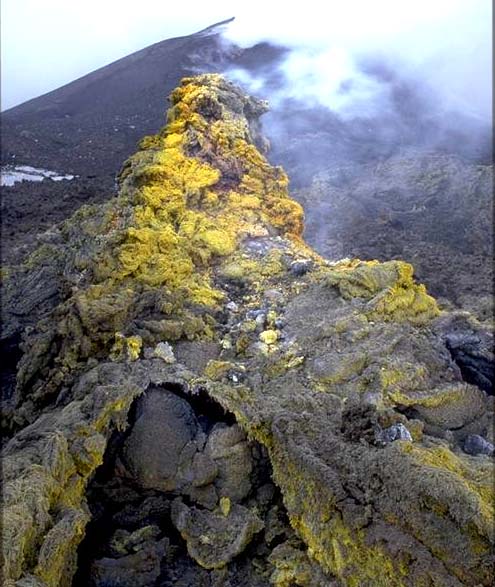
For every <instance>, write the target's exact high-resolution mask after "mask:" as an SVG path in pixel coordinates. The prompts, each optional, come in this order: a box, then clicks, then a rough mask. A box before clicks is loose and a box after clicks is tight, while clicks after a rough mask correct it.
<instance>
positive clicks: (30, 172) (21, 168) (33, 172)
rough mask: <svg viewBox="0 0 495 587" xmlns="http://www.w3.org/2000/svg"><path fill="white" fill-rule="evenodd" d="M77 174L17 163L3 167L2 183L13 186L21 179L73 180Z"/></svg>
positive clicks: (0, 182) (0, 179) (0, 181)
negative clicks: (64, 173)
mask: <svg viewBox="0 0 495 587" xmlns="http://www.w3.org/2000/svg"><path fill="white" fill-rule="evenodd" d="M74 177H77V176H76V175H69V174H67V175H63V174H61V173H58V172H57V171H48V170H47V169H37V168H36V167H31V166H30V165H16V166H14V167H12V166H7V167H2V169H1V170H0V185H2V186H13V185H14V184H15V183H17V182H19V181H43V180H44V179H47V178H48V179H52V180H53V181H62V180H63V179H66V180H69V181H70V180H71V179H74Z"/></svg>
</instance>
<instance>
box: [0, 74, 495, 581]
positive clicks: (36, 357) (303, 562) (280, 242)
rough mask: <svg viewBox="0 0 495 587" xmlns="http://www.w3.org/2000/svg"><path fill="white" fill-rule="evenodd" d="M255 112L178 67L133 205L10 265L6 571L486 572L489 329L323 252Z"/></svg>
mask: <svg viewBox="0 0 495 587" xmlns="http://www.w3.org/2000/svg"><path fill="white" fill-rule="evenodd" d="M265 110H266V105H265V104H264V103H262V102H260V101H258V100H255V99H253V98H251V97H248V96H245V95H244V94H243V93H242V92H241V91H240V90H239V89H238V88H236V87H235V86H233V85H232V84H230V83H229V82H228V81H226V80H225V79H224V78H222V77H221V76H218V75H202V76H198V77H194V78H186V79H184V80H182V83H181V85H180V87H178V88H177V89H176V90H175V91H174V92H173V93H172V95H171V108H170V110H169V112H168V115H167V124H166V126H165V127H164V128H163V130H161V131H160V132H159V133H158V134H157V135H155V136H149V137H145V138H144V139H142V141H141V142H140V145H139V150H138V151H137V153H136V154H135V155H133V156H132V157H131V158H130V159H129V160H128V161H127V162H126V163H125V164H124V166H123V168H122V170H121V172H120V176H119V182H120V191H119V195H118V197H116V198H114V199H113V200H110V201H109V202H108V203H107V204H104V205H100V206H92V207H89V206H86V207H82V208H81V209H80V210H79V211H78V212H77V213H76V214H75V215H74V216H73V217H72V218H70V219H69V220H67V221H66V222H64V223H62V224H61V225H59V226H57V227H56V229H54V230H53V231H52V233H51V234H50V237H49V238H47V239H46V243H45V244H44V245H43V246H42V247H40V248H38V249H37V250H36V251H35V252H34V253H33V254H32V255H31V257H30V258H29V259H28V260H27V262H26V263H25V264H24V265H22V266H17V267H9V268H6V270H5V271H4V272H3V276H4V292H5V293H4V308H3V310H4V318H3V328H4V331H3V337H4V339H7V340H15V339H16V337H17V338H19V337H21V336H22V344H21V350H22V357H21V358H20V361H19V363H18V365H17V369H16V373H15V379H14V377H12V378H10V379H8V381H7V384H8V385H7V387H6V394H7V398H6V401H5V406H6V409H5V411H4V415H3V426H4V430H5V434H6V436H7V441H6V443H5V447H4V457H3V458H4V461H3V463H4V466H3V468H4V470H3V474H4V508H3V533H2V534H3V539H4V546H3V556H4V561H3V563H4V574H5V581H6V582H5V584H6V585H8V586H9V587H13V586H18V587H28V586H29V587H59V586H61V587H64V586H69V585H75V586H77V585H81V586H82V585H92V586H97V587H104V586H107V585H112V586H119V587H127V586H129V587H131V586H132V587H139V586H143V587H147V586H152V585H156V586H158V585H160V586H169V585H170V586H179V585H180V586H185V585H211V586H213V585H215V586H220V585H225V586H227V585H229V586H230V585H232V586H234V585H235V586H240V585H246V586H247V585H249V586H254V587H256V586H260V587H261V586H265V585H266V586H268V585H275V586H276V587H290V586H293V585H297V586H300V587H317V586H321V587H323V586H335V587H344V586H345V587H374V586H376V587H378V586H383V587H413V586H414V587H461V586H473V587H474V586H475V585H476V586H484V585H490V584H491V580H492V571H493V562H494V561H493V539H494V532H493V530H494V511H493V499H494V488H493V465H492V462H491V459H490V454H491V453H493V441H494V439H493V429H492V423H493V402H492V398H491V396H489V395H488V394H487V391H489V390H490V385H491V380H492V377H493V371H492V369H493V367H492V365H493V354H492V346H491V338H490V332H488V331H487V330H486V327H485V326H482V325H480V324H479V323H478V322H477V321H476V320H475V319H474V318H473V317H472V316H471V315H469V314H468V313H463V312H457V313H446V312H441V311H440V310H439V308H438V306H437V303H436V301H435V300H434V299H433V298H432V297H431V296H430V295H428V293H427V291H426V289H425V287H424V286H423V285H420V284H418V283H416V282H415V280H414V276H413V268H412V267H411V266H410V265H408V264H407V263H404V262H402V261H398V260H394V261H388V262H385V263H378V262H377V261H359V260H355V259H354V260H342V261H340V262H336V263H329V262H327V261H325V259H323V258H321V257H320V256H318V255H317V254H315V253H314V252H313V251H312V250H311V249H310V248H309V247H308V246H307V245H306V244H305V243H304V241H303V240H302V237H301V235H302V231H303V211H302V208H301V207H300V205H299V204H297V203H296V202H295V201H294V200H292V199H291V198H290V197H289V195H288V179H287V176H286V174H285V172H284V171H283V170H282V169H281V168H278V167H273V166H271V165H270V164H269V163H268V161H267V159H266V158H265V155H264V149H265V142H264V139H263V138H262V136H261V134H260V126H259V122H258V117H259V116H260V115H261V114H262V113H263V112H264V111H265Z"/></svg>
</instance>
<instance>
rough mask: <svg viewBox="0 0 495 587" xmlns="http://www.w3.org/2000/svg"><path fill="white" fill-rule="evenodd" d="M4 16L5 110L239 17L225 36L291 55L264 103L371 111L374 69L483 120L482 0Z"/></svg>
mask: <svg viewBox="0 0 495 587" xmlns="http://www.w3.org/2000/svg"><path fill="white" fill-rule="evenodd" d="M1 11H2V21H1V25H2V53H1V56H2V110H5V109H8V108H11V107H12V106H14V105H16V104H19V103H22V102H24V101H26V100H28V99H30V98H33V97H36V96H38V95H41V94H43V93H46V92H48V91H50V90H52V89H55V88H57V87H59V86H61V85H63V84H65V83H68V82H70V81H72V80H74V79H76V78H78V77H80V76H82V75H85V74H86V73H89V72H91V71H93V70H95V69H97V68H98V67H101V66H103V65H106V64H108V63H111V62H112V61H114V60H116V59H118V58H120V57H124V56H126V55H128V54H129V53H132V52H133V51H137V50H139V49H142V48H144V47H146V46H147V45H150V44H152V43H155V42H159V41H161V40H163V39H166V38H170V37H174V36H181V35H187V34H190V33H192V32H195V31H197V30H200V29H202V28H205V27H207V26H209V25H211V24H213V23H215V22H218V21H221V20H224V19H227V18H230V17H231V16H235V17H236V20H235V21H234V22H233V23H232V24H231V25H229V27H228V29H227V31H226V33H225V36H226V38H227V39H228V40H230V41H232V42H234V43H236V44H240V45H242V46H249V45H252V44H254V43H256V42H259V41H263V40H268V41H271V42H273V43H276V44H282V45H285V46H290V47H291V48H293V49H294V51H293V52H291V53H290V54H289V56H288V57H287V59H286V60H285V61H284V62H283V63H282V64H281V65H280V66H279V70H278V72H279V74H280V75H281V76H282V78H283V81H284V83H283V84H281V85H280V87H279V88H278V94H277V91H272V92H270V99H271V100H272V101H274V100H275V101H276V100H277V99H281V100H282V99H287V98H291V97H293V98H297V99H309V100H313V101H314V102H315V103H316V104H321V105H322V106H325V107H329V108H330V109H332V110H334V111H337V112H338V113H339V115H341V116H343V117H346V116H353V115H354V114H355V112H356V111H359V112H362V111H363V109H364V110H366V112H365V113H368V114H372V111H373V108H374V107H376V106H379V107H380V108H383V106H384V104H386V100H387V99H388V98H387V96H386V95H383V88H384V86H383V84H382V83H381V82H380V80H377V79H376V75H374V76H373V75H371V76H370V75H368V73H367V68H368V69H369V67H370V66H372V65H373V63H377V62H380V64H382V65H383V63H386V64H387V66H388V67H389V69H390V70H395V71H397V70H400V72H401V76H402V77H404V78H410V79H417V80H418V82H419V83H422V84H424V85H425V87H428V88H431V91H432V92H433V93H434V94H435V95H436V96H437V97H438V99H439V100H441V102H442V104H443V106H444V107H445V108H447V109H452V110H462V111H463V112H465V113H468V114H470V115H471V116H474V117H479V118H480V119H483V120H485V121H488V120H490V118H491V104H492V68H491V55H492V50H491V43H492V38H491V36H492V33H491V22H492V14H491V12H492V3H491V1H490V0H416V1H415V2H410V1H409V0H395V1H393V0H375V1H373V2H369V1H368V0H346V2H341V1H340V0H333V1H328V2H326V3H325V4H322V3H321V2H319V1H314V0H307V1H305V2H304V3H303V4H302V5H299V4H297V5H294V6H288V5H287V4H286V3H285V2H270V3H267V2H266V1H262V0H253V1H251V2H249V3H247V2H242V3H241V2H229V1H226V0H210V1H209V2H207V3H206V2H188V3H187V4H186V3H183V4H181V3H169V2H166V3H165V2H156V1H153V0H141V1H140V2H139V3H136V2H131V1H130V0H119V1H114V0H107V1H105V0H87V1H86V2H85V3H79V2H77V3H76V2H67V0H65V1H64V0H45V1H43V2H39V0H3V1H2V4H1ZM238 73H239V72H238ZM241 75H244V78H243V81H244V83H245V84H247V85H248V87H250V89H252V90H253V91H256V90H260V89H262V86H263V83H264V81H263V80H262V79H256V77H249V76H247V74H246V73H245V72H243V73H242V74H239V76H241ZM246 76H247V77H246ZM239 79H241V77H240V78H239Z"/></svg>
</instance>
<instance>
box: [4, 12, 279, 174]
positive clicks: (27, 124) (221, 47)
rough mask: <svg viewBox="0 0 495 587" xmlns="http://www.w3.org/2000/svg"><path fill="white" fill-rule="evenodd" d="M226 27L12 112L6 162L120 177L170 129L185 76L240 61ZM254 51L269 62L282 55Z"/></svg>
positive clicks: (148, 51) (165, 44)
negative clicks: (147, 137)
mask: <svg viewBox="0 0 495 587" xmlns="http://www.w3.org/2000/svg"><path fill="white" fill-rule="evenodd" d="M225 22H228V21H225ZM222 24H224V23H219V24H217V25H213V26H212V27H209V28H207V29H205V30H204V31H200V32H199V33H196V34H193V35H189V36H185V37H179V38H175V39H168V40H165V41H162V42H160V43H156V44H155V45H151V46H150V47H147V48H145V49H143V50H141V51H138V52H136V53H133V54H132V55H129V56H128V57H124V58H123V59H119V60H118V61H116V62H114V63H111V64H110V65H107V66H105V67H102V68H101V69H98V70H97V71H94V72H93V73H90V74H88V75H86V76H84V77H82V78H80V79H78V80H76V81H74V82H72V83H70V84H67V85H66V86H63V87H62V88H59V89H57V90H54V91H53V92H50V93H48V94H45V95H44V96H41V97H39V98H35V99H33V100H30V101H29V102H26V103H25V104H21V105H20V106H17V107H15V108H12V109H10V110H8V111H6V112H5V113H3V115H2V124H3V129H2V134H3V136H2V147H3V148H2V151H3V153H2V162H3V163H14V162H15V163H19V162H21V163H28V164H29V165H33V166H39V167H45V168H48V169H52V168H56V169H63V170H64V171H65V172H66V173H76V174H79V175H96V176H99V177H101V176H111V177H112V178H113V177H114V176H115V174H116V172H117V171H118V169H119V168H120V166H121V164H122V162H123V161H124V160H125V159H126V158H127V157H128V156H129V155H130V154H131V153H132V152H133V151H134V149H135V147H136V142H137V141H138V140H139V139H140V138H141V137H142V136H143V135H144V134H148V133H153V132H156V131H157V130H158V128H160V126H161V125H162V124H163V114H164V112H165V111H166V109H167V107H168V105H167V96H168V94H169V93H170V92H171V91H172V90H173V88H174V87H175V86H176V85H177V82H178V81H179V80H180V78H182V77H184V76H186V75H191V74H194V73H197V72H198V71H199V70H204V69H208V70H212V71H218V70H219V69H222V68H223V67H225V64H226V63H227V62H228V63H229V64H232V63H235V62H236V60H237V59H238V58H241V56H242V53H243V51H242V50H240V49H238V48H236V47H234V46H227V45H226V44H225V43H224V42H222V41H221V39H220V33H221V28H222V27H221V25H222ZM247 51H248V52H252V53H253V57H254V60H255V61H261V62H263V63H267V62H270V61H271V60H273V59H274V58H276V57H277V56H278V55H280V53H281V51H282V50H277V49H274V48H273V47H270V46H268V45H261V46H257V47H255V48H253V49H249V50H247ZM242 60H247V62H249V61H250V59H249V56H244V57H242ZM14 155H15V157H14Z"/></svg>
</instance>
